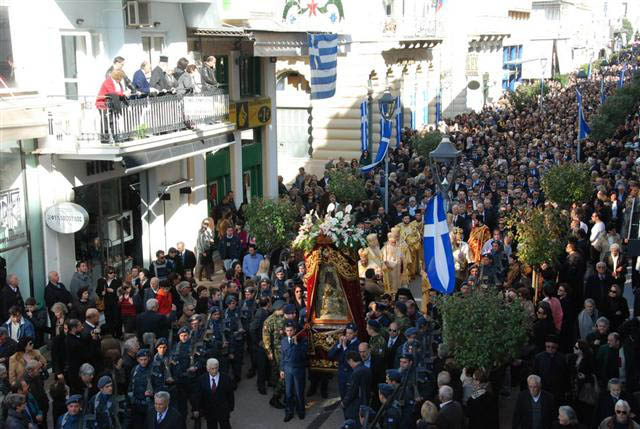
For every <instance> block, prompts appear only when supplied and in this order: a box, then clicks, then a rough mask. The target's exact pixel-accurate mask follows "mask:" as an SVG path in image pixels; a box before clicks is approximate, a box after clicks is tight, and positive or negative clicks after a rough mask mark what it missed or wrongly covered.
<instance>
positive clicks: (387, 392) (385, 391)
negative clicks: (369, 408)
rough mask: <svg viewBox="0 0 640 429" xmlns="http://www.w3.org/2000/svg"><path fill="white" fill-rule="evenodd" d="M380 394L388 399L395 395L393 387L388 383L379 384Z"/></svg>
mask: <svg viewBox="0 0 640 429" xmlns="http://www.w3.org/2000/svg"><path fill="white" fill-rule="evenodd" d="M378 392H380V393H381V394H382V396H384V397H385V398H388V397H389V396H391V394H392V393H393V386H392V385H390V384H387V383H380V384H378Z"/></svg>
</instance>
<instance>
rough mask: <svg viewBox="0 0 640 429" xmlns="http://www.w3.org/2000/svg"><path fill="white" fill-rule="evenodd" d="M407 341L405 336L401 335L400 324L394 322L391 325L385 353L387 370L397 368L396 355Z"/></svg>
mask: <svg viewBox="0 0 640 429" xmlns="http://www.w3.org/2000/svg"><path fill="white" fill-rule="evenodd" d="M405 341H406V339H405V337H404V335H403V334H401V333H400V329H399V328H398V324H397V323H395V322H393V323H391V324H390V325H389V339H388V340H387V350H386V351H385V354H384V355H385V360H386V361H387V368H396V367H397V366H398V365H397V364H396V353H397V352H398V348H400V346H401V345H402V344H404V342H405Z"/></svg>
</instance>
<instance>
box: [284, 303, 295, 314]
mask: <svg viewBox="0 0 640 429" xmlns="http://www.w3.org/2000/svg"><path fill="white" fill-rule="evenodd" d="M295 313H296V306H295V305H293V304H287V305H285V306H284V314H295Z"/></svg>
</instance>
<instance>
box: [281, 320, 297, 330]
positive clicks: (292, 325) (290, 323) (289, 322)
mask: <svg viewBox="0 0 640 429" xmlns="http://www.w3.org/2000/svg"><path fill="white" fill-rule="evenodd" d="M284 327H285V328H294V329H295V328H297V324H296V321H295V320H287V321H286V322H285V323H284Z"/></svg>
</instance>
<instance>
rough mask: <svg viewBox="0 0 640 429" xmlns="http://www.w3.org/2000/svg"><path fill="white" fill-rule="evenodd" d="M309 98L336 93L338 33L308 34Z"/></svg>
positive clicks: (323, 96)
mask: <svg viewBox="0 0 640 429" xmlns="http://www.w3.org/2000/svg"><path fill="white" fill-rule="evenodd" d="M309 64H310V65H311V99H312V100H320V99H323V98H331V97H333V96H334V95H335V93H336V76H337V65H338V35H337V34H309Z"/></svg>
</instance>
